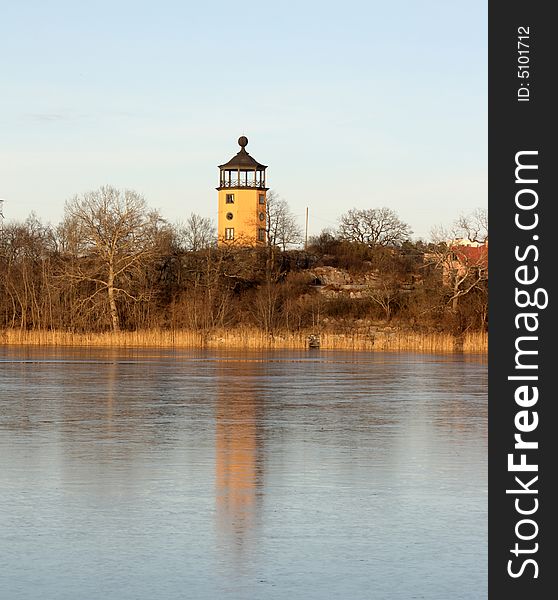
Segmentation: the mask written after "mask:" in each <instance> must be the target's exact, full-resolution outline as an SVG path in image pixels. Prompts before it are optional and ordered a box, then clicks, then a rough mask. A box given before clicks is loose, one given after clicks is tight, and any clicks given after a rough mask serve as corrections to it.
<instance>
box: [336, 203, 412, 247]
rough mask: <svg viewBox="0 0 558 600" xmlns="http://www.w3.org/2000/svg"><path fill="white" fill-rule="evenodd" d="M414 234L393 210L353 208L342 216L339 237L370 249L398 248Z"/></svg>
mask: <svg viewBox="0 0 558 600" xmlns="http://www.w3.org/2000/svg"><path fill="white" fill-rule="evenodd" d="M411 234H412V231H411V228H410V227H409V225H407V224H406V223H404V222H403V221H401V219H400V218H399V217H398V216H397V213H395V212H394V211H393V210H391V208H385V207H384V208H367V209H357V208H352V209H351V210H349V211H348V212H346V213H345V214H343V215H342V216H341V219H340V224H339V237H340V238H341V239H343V240H346V241H349V242H359V243H361V244H366V245H368V246H370V247H374V246H398V245H400V244H402V243H403V242H404V241H405V240H407V239H408V237H409V236H410V235H411Z"/></svg>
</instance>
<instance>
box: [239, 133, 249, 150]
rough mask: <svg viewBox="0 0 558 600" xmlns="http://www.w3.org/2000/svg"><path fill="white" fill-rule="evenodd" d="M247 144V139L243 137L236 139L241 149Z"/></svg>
mask: <svg viewBox="0 0 558 600" xmlns="http://www.w3.org/2000/svg"><path fill="white" fill-rule="evenodd" d="M247 144H248V138H247V137H246V136H245V135H241V136H240V137H239V138H238V145H239V146H242V148H244V146H246V145H247Z"/></svg>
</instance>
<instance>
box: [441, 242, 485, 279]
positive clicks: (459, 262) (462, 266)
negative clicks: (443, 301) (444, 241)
mask: <svg viewBox="0 0 558 600" xmlns="http://www.w3.org/2000/svg"><path fill="white" fill-rule="evenodd" d="M467 241H468V240H454V241H453V242H451V243H450V246H449V247H450V250H451V257H450V260H449V261H448V262H446V263H445V264H444V283H447V282H448V281H450V280H451V279H452V278H455V276H457V277H462V276H464V275H472V274H474V275H475V276H477V277H478V276H481V275H483V276H484V277H486V276H487V275H488V238H487V239H486V240H485V241H484V242H469V243H467Z"/></svg>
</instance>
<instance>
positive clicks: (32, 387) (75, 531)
mask: <svg viewBox="0 0 558 600" xmlns="http://www.w3.org/2000/svg"><path fill="white" fill-rule="evenodd" d="M0 540H1V543H0V598H2V599H6V600H23V599H25V600H28V599H29V600H30V599H39V598H40V599H41V600H89V599H103V600H107V599H111V600H112V599H114V600H116V599H118V600H128V599H129V600H132V599H133V600H143V599H145V600H147V599H149V600H153V599H163V600H174V599H192V600H205V599H225V600H233V599H234V600H257V599H260V598H261V599H270V600H274V599H288V600H293V599H298V598H300V599H305V600H313V599H316V600H318V599H319V600H329V599H332V600H335V599H339V600H341V599H343V600H361V599H362V600H364V599H373V600H384V599H386V600H388V599H389V600H393V599H395V600H399V599H401V600H403V599H404V600H409V599H412V598H425V599H428V600H437V599H439V600H448V599H449V598H451V599H452V600H458V599H471V600H479V599H480V598H485V597H486V595H487V591H486V587H487V362H486V357H484V356H464V355H421V354H408V353H366V352H359V353H350V352H333V351H319V350H316V351H306V352H305V351H300V352H296V351H269V352H250V353H248V352H246V353H240V352H227V351H219V350H172V349H165V350H159V349H156V350H150V349H134V350H122V349H120V350H113V349H76V348H64V349H60V348H58V349H54V348H14V347H3V348H0Z"/></svg>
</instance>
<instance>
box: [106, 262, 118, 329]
mask: <svg viewBox="0 0 558 600" xmlns="http://www.w3.org/2000/svg"><path fill="white" fill-rule="evenodd" d="M107 292H108V299H109V307H110V318H111V320H112V330H113V331H114V332H117V331H120V322H119V320H118V311H117V310H116V301H115V300H114V270H113V268H112V265H110V266H109V273H108V281H107Z"/></svg>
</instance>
